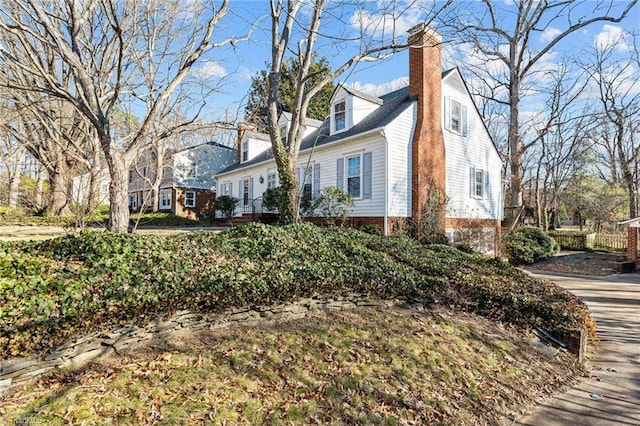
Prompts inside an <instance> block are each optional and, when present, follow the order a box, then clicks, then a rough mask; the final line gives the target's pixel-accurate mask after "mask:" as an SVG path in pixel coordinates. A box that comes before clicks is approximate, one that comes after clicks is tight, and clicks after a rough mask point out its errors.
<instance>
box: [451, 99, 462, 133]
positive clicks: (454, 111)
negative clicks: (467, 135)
mask: <svg viewBox="0 0 640 426" xmlns="http://www.w3.org/2000/svg"><path fill="white" fill-rule="evenodd" d="M450 126H451V131H452V132H454V133H458V134H462V104H461V103H460V102H458V101H456V100H454V99H451V123H450Z"/></svg>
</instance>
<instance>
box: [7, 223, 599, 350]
mask: <svg viewBox="0 0 640 426" xmlns="http://www.w3.org/2000/svg"><path fill="white" fill-rule="evenodd" d="M353 291H356V292H362V293H368V294H370V295H371V296H372V297H375V298H394V297H410V298H411V297H417V298H424V299H432V300H433V301H436V302H440V303H442V304H446V305H451V306H456V307H458V308H461V309H465V310H469V311H473V312H476V313H478V314H481V315H484V316H486V317H489V318H493V319H497V320H500V321H504V322H507V323H511V324H514V325H517V326H519V327H523V328H529V327H533V326H542V327H544V328H547V329H553V328H563V327H565V328H566V327H570V328H571V327H584V328H587V329H589V330H590V331H591V332H592V333H593V332H594V331H595V327H594V325H593V321H592V320H591V317H590V316H589V314H588V311H587V310H586V307H585V305H584V304H583V303H582V302H581V301H580V300H579V299H577V298H575V297H574V296H572V295H571V294H570V293H568V292H566V291H564V290H562V289H560V288H558V287H557V286H555V285H553V284H551V283H548V282H545V281H541V280H537V279H534V278H531V277H529V276H527V275H525V274H523V273H521V272H520V271H519V270H517V269H515V268H513V267H512V266H509V265H508V264H506V263H504V262H502V261H499V260H495V259H486V258H483V257H480V256H475V255H469V254H466V253H463V252H461V251H459V250H456V249H453V248H450V247H447V246H440V245H436V246H423V245H420V244H418V243H416V242H415V241H413V240H410V239H408V238H401V237H398V238H384V237H378V236H373V235H369V234H365V233H362V232H358V231H356V230H352V229H345V228H318V227H315V226H313V225H310V224H296V225H291V226H286V227H276V226H265V225H256V224H250V225H245V226H241V227H237V228H235V229H233V230H231V231H229V232H223V233H208V232H195V233H189V234H182V235H177V236H169V237H159V236H141V235H114V234H104V233H91V232H86V233H81V234H77V235H68V236H64V237H59V238H56V239H52V240H47V241H39V242H13V243H4V244H2V245H0V301H2V302H0V358H5V359H6V358H10V357H15V356H26V355H32V354H44V353H46V352H47V351H48V350H50V349H52V348H54V347H55V346H57V345H59V344H61V343H63V342H64V341H66V340H68V339H70V338H72V337H74V336H77V335H78V334H81V333H86V332H90V331H94V330H98V329H102V328H105V327H108V326H112V325H116V324H123V323H136V324H141V323H145V322H146V321H148V320H150V319H151V318H153V317H154V316H157V315H162V314H167V313H171V312H173V311H175V310H179V309H191V310H195V311H198V310H200V311H222V310H225V309H228V308H233V307H243V306H260V305H269V304H273V303H279V302H283V301H290V300H295V299H297V298H301V297H309V296H312V295H315V294H326V295H335V296H338V295H341V294H344V293H347V292H353Z"/></svg>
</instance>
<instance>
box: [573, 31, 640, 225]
mask: <svg viewBox="0 0 640 426" xmlns="http://www.w3.org/2000/svg"><path fill="white" fill-rule="evenodd" d="M585 58H586V59H585V60H584V61H583V62H582V67H583V69H584V70H585V72H586V73H587V75H588V76H589V79H590V82H591V83H592V84H593V86H594V92H595V97H596V98H597V102H598V104H597V105H594V106H593V115H592V117H593V121H594V126H593V128H592V129H591V135H592V137H593V139H594V142H595V144H596V145H597V146H598V147H599V148H600V151H599V152H600V154H601V155H602V157H601V158H602V159H603V160H604V164H605V167H606V168H608V174H607V175H606V176H604V177H607V178H608V179H609V180H611V181H612V182H613V183H618V182H619V183H622V184H623V185H624V186H625V188H626V190H627V194H628V196H629V200H628V201H629V202H628V204H629V215H630V217H632V218H633V217H637V216H638V177H640V176H639V174H638V172H639V170H638V169H639V168H640V140H639V138H640V89H639V88H638V80H640V43H639V37H638V36H637V35H633V34H628V35H624V34H623V35H621V36H620V38H618V39H615V40H608V41H607V42H604V43H598V44H596V46H594V47H593V48H591V49H589V50H588V52H587V54H586V55H585Z"/></svg>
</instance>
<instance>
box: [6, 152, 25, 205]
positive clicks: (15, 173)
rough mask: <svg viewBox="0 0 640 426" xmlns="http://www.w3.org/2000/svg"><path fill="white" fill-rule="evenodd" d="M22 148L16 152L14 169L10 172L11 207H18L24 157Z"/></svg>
mask: <svg viewBox="0 0 640 426" xmlns="http://www.w3.org/2000/svg"><path fill="white" fill-rule="evenodd" d="M23 154H24V153H23V151H22V149H18V150H17V151H16V153H15V157H14V162H13V167H12V170H10V173H9V208H10V209H16V208H18V196H19V194H20V174H21V169H22V162H23V159H24V156H23Z"/></svg>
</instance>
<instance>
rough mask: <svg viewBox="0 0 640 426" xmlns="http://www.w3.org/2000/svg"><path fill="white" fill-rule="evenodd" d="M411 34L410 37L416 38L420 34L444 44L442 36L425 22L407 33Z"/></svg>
mask: <svg viewBox="0 0 640 426" xmlns="http://www.w3.org/2000/svg"><path fill="white" fill-rule="evenodd" d="M407 32H408V33H409V37H410V38H411V37H416V36H417V35H418V34H425V35H428V36H431V37H433V38H434V39H435V40H436V41H437V42H439V43H440V42H442V36H441V35H440V33H439V32H438V31H436V30H434V29H433V28H431V27H430V26H428V25H427V24H426V23H425V22H421V23H419V24H417V25H415V26H413V27H411V28H409V30H408V31H407Z"/></svg>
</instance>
